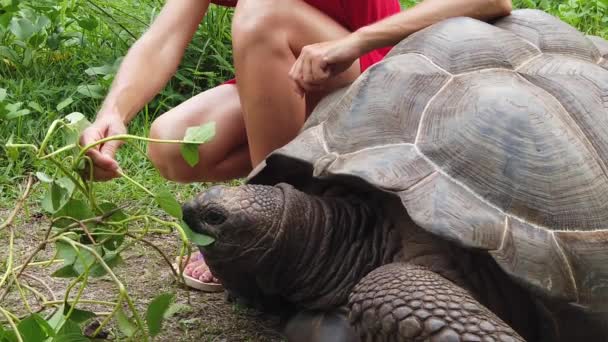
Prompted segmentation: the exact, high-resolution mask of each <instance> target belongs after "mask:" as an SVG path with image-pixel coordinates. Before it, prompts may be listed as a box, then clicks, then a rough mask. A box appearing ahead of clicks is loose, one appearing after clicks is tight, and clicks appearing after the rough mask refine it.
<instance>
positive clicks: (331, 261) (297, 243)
mask: <svg viewBox="0 0 608 342" xmlns="http://www.w3.org/2000/svg"><path fill="white" fill-rule="evenodd" d="M284 191H286V196H285V212H286V213H289V215H286V216H285V218H284V220H283V222H282V224H283V227H282V229H281V231H282V232H283V234H284V236H283V238H282V239H281V240H282V243H281V246H280V248H279V249H280V250H279V251H278V252H279V253H278V254H277V255H279V256H280V260H278V262H277V260H276V259H275V260H274V262H275V265H276V266H275V268H276V267H278V268H279V269H277V270H276V271H275V272H273V273H274V274H275V275H277V276H278V277H277V279H276V282H277V283H276V284H277V285H278V287H277V289H278V290H279V291H280V293H281V295H282V296H283V297H284V298H286V299H287V300H288V301H289V302H292V303H294V304H296V305H300V306H303V307H306V308H310V309H322V308H327V307H335V306H337V305H340V304H343V303H344V302H346V300H347V299H348V295H349V293H350V291H351V289H352V288H353V286H354V285H355V284H356V283H357V281H359V279H361V278H362V277H363V276H365V275H366V274H367V273H368V272H370V271H371V270H373V269H375V268H376V267H378V266H380V265H383V264H386V263H388V262H390V261H391V260H392V258H393V256H394V255H395V253H396V248H391V247H390V246H391V245H393V244H394V243H391V241H396V240H398V238H395V237H394V236H392V234H393V233H392V231H393V229H392V224H391V222H390V221H389V220H385V219H384V217H383V215H382V214H381V213H382V210H381V208H380V207H376V206H374V205H373V204H372V203H371V202H370V201H363V200H361V199H358V198H344V197H317V196H311V195H307V194H305V193H303V192H300V191H297V190H295V189H293V188H292V189H285V190H284Z"/></svg>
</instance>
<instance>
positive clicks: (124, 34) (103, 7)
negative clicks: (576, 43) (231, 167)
mask: <svg viewBox="0 0 608 342" xmlns="http://www.w3.org/2000/svg"><path fill="white" fill-rule="evenodd" d="M417 2H419V1H416V0H404V1H402V3H403V4H404V7H407V6H410V5H412V4H414V3H417ZM15 3H17V2H16V1H14V0H0V8H2V9H0V46H1V47H0V88H3V89H6V91H7V94H6V98H5V99H4V101H3V102H2V103H0V108H1V107H6V106H7V105H9V106H12V107H11V109H13V110H14V111H16V112H19V111H20V110H23V109H26V110H27V111H29V113H27V114H25V115H23V116H20V117H17V118H13V119H9V120H7V119H6V118H4V119H3V118H2V112H1V111H0V141H3V142H4V141H6V140H7V139H8V138H9V136H11V135H12V136H13V137H14V139H15V140H16V141H27V142H36V141H39V140H40V139H41V138H42V136H43V135H44V132H45V130H46V128H47V127H48V125H49V124H50V122H52V121H53V120H54V119H56V118H58V117H60V116H63V115H65V114H67V113H70V112H73V111H78V112H82V113H83V114H85V115H86V116H87V117H88V118H89V119H93V118H94V116H95V114H96V111H97V109H98V108H99V105H100V102H101V100H102V97H103V95H104V94H105V92H106V91H107V89H108V87H109V85H110V83H111V81H112V77H113V72H114V71H115V66H116V65H117V63H118V62H119V61H120V58H121V57H122V56H124V54H125V53H126V51H127V49H128V48H129V46H130V45H131V44H132V43H133V42H134V40H135V38H136V37H138V36H139V35H141V33H142V32H144V31H145V29H146V28H147V27H148V25H149V24H150V22H151V21H152V19H153V18H154V17H155V15H157V14H158V12H159V10H160V8H161V6H162V1H161V0H142V1H127V0H104V1H101V0H62V1H55V0H35V1H34V0H23V1H21V2H20V5H19V7H18V8H17V7H14V6H12V7H11V6H9V5H10V4H15ZM34 4H35V5H34ZM514 6H515V7H516V8H539V9H542V10H545V11H548V12H549V13H551V14H554V15H557V16H559V17H560V18H562V19H563V20H565V21H566V22H568V23H570V24H572V25H573V26H575V27H577V28H578V29H579V30H581V31H582V32H584V33H587V34H596V35H601V36H604V37H608V9H607V7H608V0H567V1H556V0H515V1H514ZM8 12H11V13H10V14H9V13H8ZM231 15H232V11H231V10H228V9H223V8H219V7H216V6H212V8H211V11H210V13H209V14H208V15H207V17H206V18H205V21H204V22H203V23H202V24H201V27H200V29H199V31H198V32H197V34H196V37H195V38H194V41H193V43H192V44H191V45H190V47H189V48H188V50H187V52H186V55H185V58H184V60H183V62H182V64H181V66H180V68H179V71H178V72H177V74H176V75H175V77H174V78H173V79H172V80H171V81H170V83H169V84H168V85H167V87H166V88H165V89H164V90H163V91H162V92H161V93H160V94H159V95H158V96H157V97H156V98H155V99H154V100H153V101H152V102H151V103H150V104H149V105H148V106H146V107H145V108H144V110H142V112H141V113H140V115H138V116H137V118H136V119H135V120H134V121H133V122H132V123H131V125H130V126H129V129H130V133H133V134H136V135H141V136H145V135H147V133H148V129H149V127H150V124H151V122H152V121H153V120H154V118H155V117H157V116H158V115H160V114H162V113H164V112H165V111H167V110H168V109H170V108H172V107H173V106H175V105H176V104H178V103H180V102H182V101H184V100H185V99H187V98H189V97H191V96H192V95H194V94H197V93H199V92H201V91H203V90H205V89H208V88H210V87H213V86H215V85H217V84H218V83H220V82H222V81H223V80H225V79H227V78H229V77H231V76H232V73H233V70H232V67H231V60H232V55H231V48H230V20H231ZM9 17H15V18H25V19H27V20H28V21H30V22H31V23H32V25H33V26H34V27H35V28H36V25H37V24H38V23H42V24H45V25H42V28H40V29H39V30H38V31H36V32H34V33H33V34H31V37H27V36H28V32H29V31H28V30H27V25H25V26H24V27H22V30H21V31H15V29H14V28H12V29H11V25H10V24H8V23H9V21H8V19H10V18H9ZM40 18H42V19H40ZM45 18H46V19H45ZM13 20H14V19H13ZM41 20H42V21H41ZM15 32H17V33H18V34H17V35H16V34H15ZM19 35H22V36H25V38H24V37H21V38H24V39H20V38H19V37H18V36H19ZM26 38H27V39H26ZM99 67H102V68H99ZM91 68H97V69H91ZM93 71H95V72H93ZM1 95H2V94H1V93H0V99H1V98H2V96H1ZM20 103H21V105H20V106H19V105H18V104H20ZM66 103H69V104H68V105H67V106H64V107H62V106H63V104H66ZM58 105H59V106H60V107H59V108H58ZM5 110H6V109H5ZM0 146H2V147H0V208H2V207H10V206H11V202H12V201H13V200H14V198H16V196H17V194H16V191H15V189H16V187H15V184H16V183H17V182H20V181H21V180H22V179H23V177H24V175H25V174H27V173H28V172H30V171H33V170H39V169H40V168H41V167H44V166H42V165H39V162H37V161H35V160H34V159H32V158H30V157H28V156H27V155H25V154H20V155H19V157H18V158H15V159H11V158H8V155H7V151H6V150H5V149H4V147H3V144H0ZM139 147H140V148H144V145H143V144H139ZM119 161H120V163H121V165H122V166H123V169H125V170H126V171H127V172H128V173H129V174H131V176H133V177H134V178H135V179H136V180H138V181H141V182H144V183H145V184H148V185H150V186H151V187H154V185H155V184H161V183H166V182H165V181H164V180H163V179H162V178H161V177H160V176H159V175H158V174H157V173H156V171H155V170H153V169H152V167H151V166H150V163H149V162H148V161H147V159H146V158H145V156H143V155H141V154H140V153H138V152H137V149H134V148H128V147H127V148H124V149H122V150H121V152H120V153H119ZM124 184H125V183H124V182H123V181H121V180H117V181H114V182H110V183H108V184H104V186H100V189H101V191H102V193H106V194H111V195H112V198H113V199H115V200H116V201H125V200H137V199H140V198H143V197H139V191H138V190H137V189H133V187H130V186H129V187H127V186H125V185H124ZM171 186H172V188H173V189H174V190H178V189H179V191H178V193H181V194H182V196H187V195H189V194H190V193H191V192H192V191H193V189H194V190H196V189H198V188H199V187H200V186H199V185H192V186H176V185H174V184H173V185H171Z"/></svg>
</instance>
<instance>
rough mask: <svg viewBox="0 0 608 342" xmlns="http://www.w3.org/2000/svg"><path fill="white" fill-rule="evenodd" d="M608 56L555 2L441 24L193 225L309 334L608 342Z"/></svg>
mask: <svg viewBox="0 0 608 342" xmlns="http://www.w3.org/2000/svg"><path fill="white" fill-rule="evenodd" d="M607 58H608V42H606V41H605V40H603V39H601V38H598V37H586V36H585V35H583V34H582V33H580V32H579V31H577V30H576V29H574V28H572V27H570V26H569V25H567V24H565V23H563V22H562V21H560V20H558V19H557V18H555V17H553V16H551V15H548V14H546V13H544V12H541V11H536V10H517V11H514V12H513V13H512V14H511V15H510V16H508V17H504V18H501V19H499V20H497V21H496V22H493V23H484V22H481V21H477V20H474V19H470V18H453V19H448V20H445V21H442V22H440V23H437V24H435V25H433V26H430V27H428V28H426V29H424V30H422V31H420V32H418V33H416V34H413V35H411V36H410V37H408V38H407V39H405V40H404V41H402V42H401V43H400V44H398V45H397V46H396V47H395V48H394V49H393V50H392V52H391V53H390V55H389V56H387V58H386V59H385V60H384V61H383V62H381V63H379V64H377V65H375V66H374V67H372V68H371V69H369V70H368V71H367V72H365V73H364V74H363V75H362V76H361V77H360V78H359V79H358V80H356V81H355V82H354V83H353V84H352V85H351V86H349V87H348V88H347V89H343V90H341V91H338V92H336V93H334V94H332V95H330V96H329V97H328V98H326V99H325V100H324V102H322V103H321V104H320V105H319V106H318V107H317V108H316V110H315V111H314V113H313V114H312V115H311V117H310V118H309V119H308V121H307V122H306V124H305V127H304V128H303V130H302V131H301V133H300V134H299V136H298V137H297V138H296V139H294V140H293V141H292V142H291V143H289V144H288V145H286V146H284V147H283V148H280V149H278V150H276V151H275V152H273V153H272V154H271V155H269V156H268V158H267V159H266V161H265V163H264V165H263V166H261V167H259V168H257V169H256V170H254V172H253V173H252V175H251V176H250V178H249V179H248V184H245V185H242V186H237V187H221V186H217V187H213V188H211V189H209V190H207V191H206V192H204V193H202V194H200V195H198V196H197V197H196V198H195V199H194V200H193V201H191V202H190V203H187V204H185V205H184V212H185V214H184V215H185V220H186V221H187V223H188V224H189V225H190V226H191V227H192V229H194V230H195V231H198V232H201V233H205V234H209V235H211V236H213V237H215V238H216V242H215V243H214V244H212V245H211V246H207V247H203V248H202V252H203V254H204V255H205V256H206V260H207V263H208V264H209V266H210V268H211V269H212V271H213V273H214V274H215V275H216V276H217V277H218V278H219V279H220V280H221V281H222V282H223V284H224V285H225V287H226V288H227V289H228V290H229V291H230V292H231V293H233V294H234V295H235V296H237V297H243V298H249V299H251V300H252V301H257V302H265V303H271V302H272V303H284V304H280V305H293V306H294V307H295V308H296V309H297V310H302V311H301V312H303V313H302V314H300V315H297V316H296V317H298V316H299V317H304V318H302V319H303V320H305V319H306V317H309V318H310V317H312V318H310V319H311V320H312V323H311V325H310V326H309V327H311V328H310V329H308V328H304V327H306V324H304V323H302V321H300V322H298V321H295V323H293V324H292V325H290V326H291V327H292V328H291V334H292V335H291V336H294V340H295V339H298V336H300V337H301V338H300V340H314V339H315V338H322V337H320V336H321V335H323V334H325V337H327V336H330V337H329V338H328V339H327V340H332V337H331V336H333V338H334V339H335V340H338V339H339V338H338V336H339V334H341V333H342V334H343V335H342V337H344V336H349V335H348V334H349V332H348V331H346V330H349V329H351V328H352V330H353V331H356V338H360V339H361V340H362V341H522V340H527V341H569V342H575V341H608V324H607V322H608V319H607V315H606V313H607V312H608V230H607V229H608V60H607ZM342 308H345V310H346V312H347V313H348V315H347V316H348V320H346V318H345V319H344V321H340V319H336V317H338V318H339V317H346V316H341V315H340V312H341V311H340V310H342ZM332 312H335V313H336V314H335V315H333V316H332V314H331V313H332ZM305 313H306V314H305ZM307 315H308V316H307ZM328 317H329V318H328ZM328 322H329V323H328ZM341 322H342V323H341ZM343 322H347V324H344V323H343ZM293 327H296V328H293ZM298 327H299V328H298ZM340 329H343V331H340ZM294 331H295V332H294ZM315 336H316V337H315ZM346 338H347V339H348V337H346ZM350 338H353V339H355V337H352V336H351V337H350Z"/></svg>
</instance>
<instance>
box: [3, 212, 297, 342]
mask: <svg viewBox="0 0 608 342" xmlns="http://www.w3.org/2000/svg"><path fill="white" fill-rule="evenodd" d="M6 214H7V212H6V211H5V212H1V211H0V217H2V218H5V217H6ZM47 227H48V222H47V221H46V219H45V218H43V217H42V215H40V214H38V213H36V212H32V213H30V215H21V216H20V219H19V220H18V222H17V223H16V226H15V228H16V230H15V231H16V232H17V234H16V240H15V250H16V253H15V256H16V258H17V261H16V264H20V262H23V261H24V259H25V258H27V256H28V255H30V254H31V251H32V250H33V249H34V248H35V246H37V245H38V243H39V241H41V239H42V236H43V234H44V231H45V229H46V228H47ZM2 234H6V232H0V241H8V239H7V238H6V235H4V236H2ZM148 240H149V241H150V242H153V243H154V244H155V245H157V246H159V247H160V248H161V249H162V250H163V251H164V252H165V253H166V254H167V255H168V256H169V257H172V258H173V257H174V256H175V255H176V253H177V251H178V239H177V238H176V237H175V236H166V235H163V236H161V235H150V236H149V239H148ZM52 250H53V248H47V250H46V251H44V252H41V253H40V254H39V255H40V258H38V260H43V257H46V258H50V257H52V254H51V253H52ZM123 259H124V261H125V262H124V263H123V264H121V265H120V266H118V267H117V268H115V271H116V273H117V275H118V277H119V278H120V280H121V281H122V282H123V283H124V284H125V286H126V287H127V289H128V291H129V293H130V295H131V296H132V298H133V299H134V300H135V302H136V306H137V307H138V309H139V310H140V313H141V314H142V315H145V308H146V307H147V304H148V303H149V301H151V300H152V299H153V298H154V297H155V296H157V295H158V294H161V293H166V292H173V293H175V294H176V302H178V303H180V304H183V307H181V309H180V310H179V311H178V312H177V313H176V314H175V315H174V316H173V317H171V318H169V319H168V320H166V321H165V323H164V325H163V329H162V333H161V335H159V336H158V337H157V338H155V339H154V341H172V342H178V341H180V342H181V341H285V339H284V338H283V337H282V336H281V335H280V334H279V333H278V329H279V320H278V318H276V317H269V316H266V315H264V314H262V313H259V312H256V311H253V310H249V309H246V308H242V307H238V306H237V305H236V304H231V303H228V302H226V301H225V299H224V294H223V293H216V294H208V293H203V292H200V291H197V290H191V289H187V288H181V287H180V286H179V285H178V284H177V283H176V282H175V281H174V278H173V276H172V275H171V272H170V269H169V267H168V266H167V264H166V263H165V262H164V260H163V258H162V257H161V256H160V254H159V253H157V252H156V251H154V249H152V248H150V247H147V246H145V245H137V246H136V247H134V248H131V249H130V250H129V251H128V253H125V255H123ZM5 260H7V248H0V265H3V264H4V262H5ZM60 266H61V265H60V264H59V265H52V266H50V267H47V268H43V267H31V268H28V270H27V272H26V274H29V275H33V276H35V277H37V278H39V279H40V280H42V281H44V282H45V283H46V284H47V285H48V288H47V289H45V288H44V287H43V286H41V285H39V284H38V282H36V281H29V282H28V283H30V284H31V285H32V286H33V287H35V288H37V289H38V290H40V291H42V292H43V293H48V291H49V290H52V291H53V293H54V296H55V297H56V299H57V300H61V299H63V296H64V295H63V294H64V291H65V287H66V286H65V285H66V283H67V282H66V281H64V280H63V279H58V278H53V277H50V274H51V273H52V272H53V271H55V270H56V269H58V268H59V267H60ZM3 268H4V267H2V268H0V269H3ZM24 280H25V279H24ZM2 291H3V290H2ZM73 293H75V291H74V292H73ZM116 294H117V291H116V286H115V284H114V283H113V282H111V281H110V280H109V278H108V277H107V276H105V277H102V278H98V279H92V281H91V283H90V284H89V285H88V287H87V288H86V291H85V294H84V298H88V299H95V300H107V301H113V300H114V299H115V298H116ZM47 296H48V294H47ZM5 300H6V302H3V303H2V306H3V307H5V308H9V309H11V310H14V311H17V312H23V311H22V310H23V304H22V302H21V301H20V300H19V299H18V297H17V296H15V295H11V296H8V297H7V298H6V299H5ZM30 304H31V305H32V306H33V307H34V308H36V307H39V306H37V303H36V301H35V300H33V299H31V300H30ZM79 308H82V309H85V310H91V311H96V312H103V311H106V312H107V311H109V307H107V306H106V307H101V306H100V307H95V306H89V307H87V306H79Z"/></svg>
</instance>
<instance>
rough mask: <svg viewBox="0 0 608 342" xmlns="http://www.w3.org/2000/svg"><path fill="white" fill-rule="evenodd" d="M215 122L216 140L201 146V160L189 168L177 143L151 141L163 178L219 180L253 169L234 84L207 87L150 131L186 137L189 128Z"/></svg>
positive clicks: (156, 135) (165, 136) (155, 135)
mask: <svg viewBox="0 0 608 342" xmlns="http://www.w3.org/2000/svg"><path fill="white" fill-rule="evenodd" d="M211 121H215V122H216V135H215V137H214V138H213V140H212V141H211V142H209V143H207V144H203V145H201V146H200V147H199V154H200V158H199V160H200V162H199V164H198V165H196V166H195V167H190V166H189V165H188V164H187V163H186V161H185V160H184V158H183V157H182V155H181V153H180V150H179V146H178V145H174V144H149V147H148V155H149V157H150V159H151V160H152V162H153V163H154V166H155V167H156V168H157V169H158V170H159V172H160V173H161V174H162V175H163V177H165V178H167V179H169V180H173V181H177V182H183V183H187V182H218V181H225V180H230V179H235V178H239V177H244V176H246V175H247V173H248V172H249V171H251V162H250V158H249V149H248V146H247V136H246V133H245V124H244V122H243V115H242V113H241V104H240V101H239V95H238V92H237V89H236V87H235V86H234V85H232V84H226V85H221V86H218V87H216V88H213V89H210V90H207V91H205V92H203V93H201V94H199V95H197V96H194V97H193V98H191V99H189V100H187V101H185V102H184V103H182V104H180V105H179V106H177V107H175V108H173V109H171V110H170V111H168V112H167V113H165V114H163V115H161V116H160V117H158V118H157V119H156V120H155V121H154V123H152V128H151V130H150V136H151V137H152V138H155V139H177V140H179V139H183V137H184V134H185V132H186V129H188V127H192V126H200V125H202V124H204V123H207V122H211Z"/></svg>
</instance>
